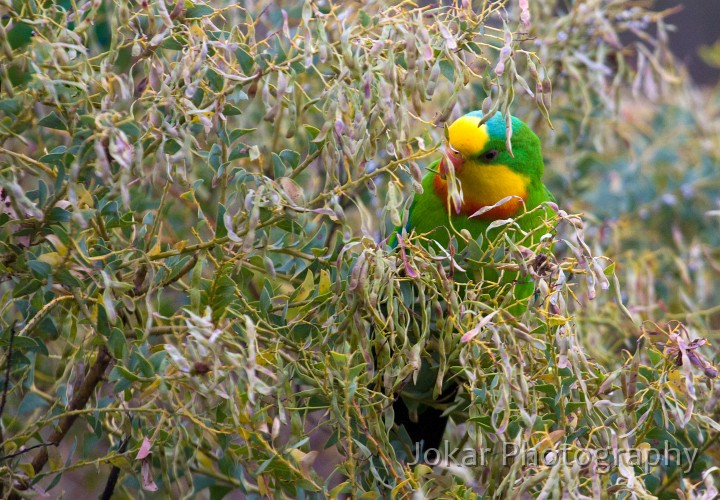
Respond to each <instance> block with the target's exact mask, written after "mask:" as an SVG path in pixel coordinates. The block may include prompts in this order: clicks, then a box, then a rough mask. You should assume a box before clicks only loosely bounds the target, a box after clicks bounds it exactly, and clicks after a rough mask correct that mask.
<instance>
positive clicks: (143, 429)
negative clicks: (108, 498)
mask: <svg viewBox="0 0 720 500" xmlns="http://www.w3.org/2000/svg"><path fill="white" fill-rule="evenodd" d="M528 3H529V2H527V1H523V0H520V1H519V2H517V3H516V2H507V1H500V2H491V1H480V2H475V4H473V5H470V3H469V2H461V3H456V4H453V5H448V6H426V7H417V6H415V5H414V4H412V3H407V2H406V3H402V4H399V5H396V6H393V5H387V4H385V3H382V2H374V3H373V2H371V3H368V4H364V3H363V4H361V3H338V4H331V3H326V2H314V1H306V2H295V3H287V4H286V5H282V6H280V5H278V4H277V3H274V2H247V5H236V4H235V3H232V2H227V3H222V2H213V3H212V4H204V3H199V2H195V3H194V2H191V1H182V0H180V1H178V2H176V3H174V4H167V3H165V1H164V0H156V1H150V2H142V3H139V4H138V5H135V4H129V3H127V2H123V1H116V2H110V1H101V0H99V1H90V2H84V3H82V4H80V3H76V2H69V1H61V2H24V1H9V0H6V1H4V2H2V3H0V13H2V14H3V16H4V17H3V20H2V21H1V22H0V44H1V45H2V54H1V55H0V58H1V59H0V62H2V68H1V69H0V71H1V72H2V73H1V74H0V77H1V78H2V87H1V91H2V94H1V98H0V184H1V186H2V203H3V214H2V215H0V234H1V235H2V238H1V239H0V245H2V249H3V251H2V256H1V257H0V259H1V263H0V275H1V276H2V280H3V283H2V285H1V286H2V299H0V305H1V307H2V318H3V322H4V323H3V326H4V331H5V335H4V337H3V341H4V342H3V346H4V347H5V349H4V352H5V357H4V361H3V365H2V366H3V367H5V370H7V372H5V373H6V375H5V376H4V379H5V381H6V382H5V384H6V386H7V390H6V391H5V392H4V393H3V399H2V401H3V406H2V408H3V409H2V411H0V414H1V415H2V436H0V441H2V445H1V449H2V455H3V456H4V460H3V463H2V469H0V470H2V475H3V481H4V486H3V487H4V492H6V493H7V492H8V491H10V489H11V488H14V489H15V491H16V492H26V491H27V490H28V489H30V488H32V489H33V490H35V491H49V492H51V494H56V493H55V492H56V491H57V490H60V489H63V488H66V483H64V482H63V478H64V477H66V476H67V475H68V474H76V473H78V472H79V473H81V474H83V475H85V476H87V474H88V471H90V470H93V469H96V468H97V470H99V471H100V474H101V475H102V476H103V478H107V477H111V476H112V475H113V474H116V475H118V474H119V483H118V486H117V489H118V490H122V491H124V492H125V494H126V495H127V496H129V497H136V496H139V495H147V496H151V493H149V492H152V491H155V490H160V492H162V493H164V494H166V495H169V496H173V497H175V496H182V495H192V494H198V493H200V492H203V494H208V495H209V496H211V497H213V498H215V497H218V498H219V497H222V496H223V495H224V494H226V493H227V492H229V491H231V490H237V491H240V492H243V493H247V494H253V495H267V496H282V495H285V496H288V497H298V496H300V495H307V494H330V495H337V494H341V493H352V494H354V495H357V496H359V495H360V494H361V493H362V492H370V493H371V494H372V493H374V494H376V495H378V496H379V495H385V494H388V492H391V493H392V494H393V495H403V496H404V495H408V494H410V493H411V492H413V491H418V492H422V493H424V494H425V495H427V496H437V495H439V494H444V495H448V494H450V495H455V496H458V497H465V496H468V497H470V496H473V495H474V494H488V495H501V494H511V495H515V496H517V495H519V494H522V493H530V494H533V495H541V496H547V495H549V494H552V495H554V496H557V495H559V494H560V492H569V493H570V494H573V495H594V494H598V493H599V492H600V491H611V492H615V493H618V494H620V493H624V494H627V495H630V494H632V495H636V496H645V495H649V494H652V493H665V494H667V493H669V492H673V491H674V490H675V489H676V488H679V489H680V490H681V491H682V492H683V494H684V495H685V496H688V497H689V496H694V495H695V496H697V497H701V496H702V495H705V496H706V497H708V498H710V497H712V495H713V492H716V491H717V489H716V486H715V483H714V481H716V480H715V479H714V474H716V472H715V470H714V468H713V463H714V462H713V461H714V457H716V456H717V453H718V451H719V450H718V447H717V437H718V433H719V432H720V424H718V419H719V418H720V415H719V413H720V407H719V406H718V400H717V397H716V396H715V395H714V389H716V388H717V382H715V381H714V380H713V378H714V377H715V375H716V372H715V370H714V368H713V366H712V364H711V363H710V361H708V358H709V359H710V360H712V359H713V358H712V356H713V355H712V354H710V353H712V352H713V351H712V347H710V346H708V345H707V344H705V343H704V341H703V340H702V339H703V338H712V337H716V336H717V333H716V331H717V326H716V325H717V318H718V311H717V307H713V304H712V301H713V298H714V297H716V296H717V285H715V284H714V281H713V276H714V274H715V273H717V272H718V271H717V270H718V269H719V268H720V265H719V263H718V252H717V245H718V241H717V237H716V233H717V231H716V229H717V228H716V227H715V225H716V224H717V219H716V215H717V214H716V213H715V212H716V211H717V206H715V205H713V203H716V202H715V201H714V200H716V199H717V189H718V186H717V176H716V175H715V174H714V168H715V166H716V165H717V164H718V160H719V158H718V151H720V147H718V144H717V140H718V139H717V138H718V137H720V134H718V133H717V132H718V131H717V123H718V109H717V102H715V103H714V104H713V105H712V106H701V105H699V104H698V103H697V102H696V99H698V97H697V96H698V93H697V90H696V89H694V88H693V87H692V85H691V84H689V83H688V82H686V81H685V79H684V77H683V75H682V72H680V71H674V70H673V68H674V65H675V63H674V61H673V60H672V58H671V56H670V55H669V53H668V52H667V50H666V47H665V39H664V32H665V25H664V21H663V19H664V13H656V12H653V11H651V10H649V9H648V7H647V4H646V2H620V1H613V0H606V1H600V0H597V1H595V0H587V1H579V2H574V3H571V5H569V6H568V5H566V4H565V3H564V2H562V3H561V2H557V3H556V2H535V3H533V6H532V9H529V7H528ZM283 7H284V8H283ZM651 27H652V28H655V32H656V33H657V36H655V37H653V36H651V35H650V33H651V31H652V30H651V29H650V28H651ZM516 92H517V93H518V95H517V96H516V95H515V93H516ZM633 92H634V93H635V96H636V98H635V101H636V102H635V103H634V105H629V104H628V99H627V98H628V97H629V96H632V94H633ZM551 93H552V97H553V102H552V105H551V101H550V96H551ZM639 94H644V95H645V97H646V98H647V99H643V100H641V99H638V98H637V95H639ZM711 99H715V101H717V96H715V97H713V98H711ZM638 101H639V103H638ZM477 108H482V109H483V110H484V111H486V112H491V111H494V110H501V111H502V112H503V113H504V114H507V113H508V112H510V111H511V112H512V113H513V114H515V115H516V116H519V117H522V118H523V119H524V120H525V121H527V122H528V123H531V124H532V125H533V127H534V128H535V129H536V130H537V131H538V133H539V134H540V135H541V137H542V138H543V140H544V144H545V153H546V155H547V156H548V162H547V164H548V167H547V170H548V177H549V178H550V183H551V184H552V185H553V187H554V189H553V191H554V192H555V193H556V194H558V195H559V196H558V198H559V199H560V200H562V202H561V203H560V207H561V208H564V209H565V210H561V209H559V208H557V207H554V208H556V210H555V213H556V216H555V217H554V219H553V220H552V221H550V222H549V223H548V226H547V227H542V228H538V231H540V232H541V233H542V234H543V235H547V236H545V237H544V238H543V239H542V242H541V243H540V244H539V245H536V246H532V247H530V248H528V245H527V241H528V238H527V235H525V234H523V233H522V232H521V231H520V230H519V229H518V228H517V227H516V226H514V225H513V224H512V222H511V221H505V222H504V225H505V227H506V229H505V231H504V232H503V233H502V234H501V235H500V236H499V237H498V238H497V239H496V241H494V242H492V245H491V251H490V252H487V253H485V254H482V253H481V252H479V251H478V249H479V247H478V246H477V245H475V244H473V243H472V242H470V244H469V245H468V247H467V250H466V251H465V252H463V253H461V254H457V255H452V254H448V253H447V252H444V251H442V250H441V249H438V248H435V247H433V246H432V245H431V246H430V247H429V248H430V249H429V250H427V249H425V247H424V246H423V245H420V244H419V243H420V240H421V238H422V237H421V236H420V235H414V236H413V237H411V238H410V239H407V240H404V241H402V242H401V245H400V246H399V247H398V248H395V249H394V248H390V247H389V246H388V245H387V237H388V236H389V235H390V234H391V233H392V231H393V228H394V227H395V226H397V225H399V224H401V223H402V222H403V219H404V217H406V209H407V207H408V197H407V196H405V195H409V194H410V193H411V192H412V191H413V190H416V189H419V188H420V186H419V180H420V178H421V176H422V175H423V166H424V165H426V164H427V163H429V161H430V160H431V159H434V158H436V157H437V156H439V155H440V154H441V153H440V152H439V151H438V146H439V145H441V143H442V137H443V130H442V127H443V125H444V124H445V123H446V122H447V121H448V120H451V119H452V118H454V117H457V116H459V115H460V114H462V113H463V112H465V111H467V110H470V109H477ZM551 117H552V124H553V125H554V126H555V132H554V133H551V132H550V130H549V127H548V126H547V125H548V124H549V123H550V118H551ZM627 145H629V147H628V146H627ZM610 200H612V203H611V202H610ZM672 200H674V201H672ZM679 200H685V201H686V202H680V201H679ZM573 211H575V212H580V211H587V212H589V214H590V215H589V217H588V220H590V221H591V223H588V222H585V223H584V222H583V221H582V220H581V218H580V217H579V216H578V215H568V212H570V213H571V214H572V212H573ZM592 214H595V215H592ZM713 214H714V215H715V218H713ZM597 218H602V219H607V218H610V219H609V220H611V222H609V223H607V224H606V226H600V224H599V223H596V222H595V221H596V220H597ZM669 221H671V223H669ZM669 228H670V229H673V231H672V233H671V234H670V235H669V234H668V229H669ZM461 237H463V236H462V235H456V238H461ZM524 240H525V241H524ZM524 242H525V244H523V243H524ZM603 253H607V254H608V255H611V256H613V257H616V260H617V264H615V263H613V261H611V260H610V259H609V258H607V257H601V256H600V255H602V254H603ZM488 267H494V268H496V269H498V270H501V271H518V270H519V271H520V272H521V274H522V275H523V276H524V277H525V279H526V280H531V281H532V282H533V283H534V284H535V289H536V293H535V294H534V295H533V296H532V297H530V298H529V299H527V301H526V302H527V304H526V305H527V310H526V311H525V312H524V313H522V314H516V313H514V311H517V310H518V309H517V307H516V305H515V304H513V303H512V300H511V299H510V298H511V297H512V296H513V294H512V288H513V287H514V286H515V285H502V286H501V285H498V284H496V283H493V282H490V281H485V280H482V279H479V278H481V277H482V273H483V270H484V269H487V268H488ZM458 270H460V271H462V270H467V271H469V272H472V273H475V276H476V277H477V278H478V279H476V280H475V282H473V283H472V284H469V285H460V284H458V283H456V282H454V281H453V280H452V274H453V273H454V272H458ZM678 280H679V281H678ZM511 311H512V312H513V313H512V314H511ZM671 320H682V321H683V323H679V322H677V321H671ZM13 322H16V323H15V327H12V326H11V325H12V324H13ZM636 340H638V342H636ZM712 340H714V338H713V339H712ZM714 352H715V353H716V351H714ZM716 355H717V354H715V356H716ZM431 356H435V357H434V359H435V360H436V362H437V365H438V368H439V370H438V373H439V375H438V378H437V380H435V386H436V387H439V386H441V383H442V381H443V380H447V379H450V378H453V379H457V380H459V381H461V382H462V390H461V391H460V394H459V395H458V397H457V399H456V400H455V401H454V403H453V404H452V405H451V408H450V410H449V411H451V412H452V419H453V421H454V423H455V424H456V425H454V426H453V429H452V431H451V436H450V437H451V441H452V442H453V443H454V444H458V445H461V447H463V446H467V447H469V448H470V449H472V450H475V452H479V451H480V450H485V449H489V450H490V451H489V452H488V453H487V454H486V455H484V463H477V464H475V465H469V464H463V463H460V464H458V463H445V464H443V465H440V466H438V467H436V468H435V469H432V468H430V467H429V466H427V465H424V464H421V465H416V466H410V465H407V464H406V462H404V459H405V458H407V456H408V454H407V452H408V450H407V442H403V441H402V440H401V439H400V440H399V439H395V437H394V435H393V434H391V433H390V432H389V431H388V429H389V428H390V427H391V424H392V419H393V415H392V409H391V408H390V403H391V401H392V399H391V398H392V393H393V391H394V390H397V389H398V388H399V387H401V386H402V385H403V384H404V383H406V381H407V379H408V377H410V376H413V375H414V376H417V371H418V370H419V367H420V360H421V359H423V358H424V359H428V358H429V357H431ZM662 443H668V444H669V445H670V447H672V448H676V449H692V450H698V456H697V459H696V461H695V462H694V464H693V467H692V468H690V469H687V470H686V469H685V468H684V467H683V465H687V464H686V463H685V462H683V461H681V460H680V458H677V457H676V459H675V460H670V461H667V462H666V463H661V464H658V465H657V466H654V467H651V468H649V469H646V468H643V467H642V466H641V465H640V464H636V463H634V462H633V458H632V457H630V456H628V455H627V454H622V453H618V450H624V449H629V448H633V449H639V450H646V451H648V450H650V449H655V448H658V446H659V447H660V449H662ZM508 444H511V445H513V446H516V447H517V451H518V452H519V453H520V454H521V456H526V455H528V454H532V453H538V454H540V456H541V457H542V458H548V457H550V458H552V457H556V456H558V454H559V453H560V452H562V453H564V454H565V455H564V456H565V458H566V459H565V460H556V461H554V462H553V461H552V460H545V461H543V460H541V461H540V462H539V463H537V464H533V463H528V462H526V461H523V460H520V459H519V458H518V459H515V460H509V461H508V460H504V459H503V453H502V452H503V450H504V447H505V446H507V445H508ZM31 447H36V448H34V449H30V448H31ZM603 450H612V451H613V452H614V453H611V454H610V456H609V457H606V459H603V460H600V459H599V457H598V455H599V454H600V453H601V452H602V451H603ZM548 452H551V453H554V454H555V455H548ZM480 456H483V455H480ZM580 456H595V458H596V459H597V460H595V461H594V462H592V464H591V465H588V466H587V467H582V466H581V461H580V460H579V457H580ZM636 458H637V457H636ZM104 481H106V479H103V482H104ZM108 485H109V486H111V482H110V481H109V482H108ZM101 487H102V485H101Z"/></svg>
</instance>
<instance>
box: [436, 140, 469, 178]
mask: <svg viewBox="0 0 720 500" xmlns="http://www.w3.org/2000/svg"><path fill="white" fill-rule="evenodd" d="M448 160H450V162H451V163H452V166H453V170H454V171H455V173H456V174H457V173H458V172H460V171H461V170H462V167H463V163H465V159H464V158H463V156H462V154H460V151H458V150H457V149H455V148H454V147H452V145H450V144H448V145H447V146H446V147H445V156H443V159H442V160H440V174H441V175H443V176H444V175H446V174H447V171H448V165H447V161H448Z"/></svg>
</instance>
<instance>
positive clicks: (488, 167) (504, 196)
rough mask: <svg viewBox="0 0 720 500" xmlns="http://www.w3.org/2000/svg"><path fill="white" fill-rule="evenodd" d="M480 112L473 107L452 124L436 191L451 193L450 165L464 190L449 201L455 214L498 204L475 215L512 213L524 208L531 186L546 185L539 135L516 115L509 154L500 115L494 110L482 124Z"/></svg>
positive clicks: (441, 193) (502, 120)
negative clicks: (458, 197)
mask: <svg viewBox="0 0 720 500" xmlns="http://www.w3.org/2000/svg"><path fill="white" fill-rule="evenodd" d="M482 117H483V114H482V112H480V111H473V112H472V113H468V114H466V115H464V116H461V117H460V118H458V119H457V120H456V121H455V122H453V124H452V125H450V127H449V128H448V135H449V137H448V141H447V144H446V151H445V157H443V159H442V160H441V161H440V168H439V170H440V172H439V173H440V175H438V176H436V178H435V190H436V192H437V193H438V195H441V196H445V197H447V196H448V186H447V178H446V176H447V174H448V173H449V170H450V166H452V170H453V171H454V175H455V177H456V178H457V180H458V181H459V186H460V189H461V191H462V192H461V196H460V200H459V202H458V200H456V201H455V202H451V204H454V205H455V211H456V212H457V213H462V214H465V215H472V214H476V213H477V212H478V211H479V210H482V209H486V208H487V207H492V206H493V205H496V204H497V206H496V207H494V208H492V209H490V210H487V209H486V210H484V212H483V213H481V214H479V215H477V217H479V218H483V219H500V218H507V217H511V216H513V215H515V214H516V213H517V212H518V211H519V210H520V208H521V207H522V205H523V202H524V200H526V199H527V198H528V195H529V193H530V191H531V190H532V189H537V188H538V186H541V185H542V181H541V179H542V175H543V161H542V152H541V149H540V139H539V138H538V136H537V135H535V133H534V132H533V131H532V130H531V129H530V127H528V126H527V125H526V124H525V123H523V122H522V121H520V120H519V119H517V118H515V117H512V118H511V125H512V135H511V138H510V139H511V143H512V153H511V152H510V151H508V149H507V144H506V137H507V135H506V134H507V130H506V122H505V118H504V117H503V116H502V114H501V113H496V114H495V115H493V116H492V117H491V118H490V119H488V120H487V121H486V122H485V123H482V124H481V120H482ZM503 200H505V201H503ZM501 201H502V203H499V202H501Z"/></svg>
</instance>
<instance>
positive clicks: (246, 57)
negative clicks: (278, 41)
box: [235, 47, 255, 75]
mask: <svg viewBox="0 0 720 500" xmlns="http://www.w3.org/2000/svg"><path fill="white" fill-rule="evenodd" d="M235 57H237V60H238V62H239V63H240V67H241V68H242V70H243V73H245V74H246V75H249V74H250V73H251V72H252V69H253V65H254V64H255V60H254V59H253V58H252V57H251V56H250V54H248V53H247V52H245V50H243V49H242V48H240V47H238V48H237V49H235Z"/></svg>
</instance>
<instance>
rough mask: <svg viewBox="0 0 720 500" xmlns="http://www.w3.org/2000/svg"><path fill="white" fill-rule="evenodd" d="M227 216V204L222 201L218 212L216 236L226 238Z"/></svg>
mask: <svg viewBox="0 0 720 500" xmlns="http://www.w3.org/2000/svg"><path fill="white" fill-rule="evenodd" d="M224 217H225V205H223V204H222V203H219V204H218V214H217V219H216V221H215V237H216V238H224V237H225V236H227V234H228V232H227V228H226V227H225V221H224V220H223V218H224Z"/></svg>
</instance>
